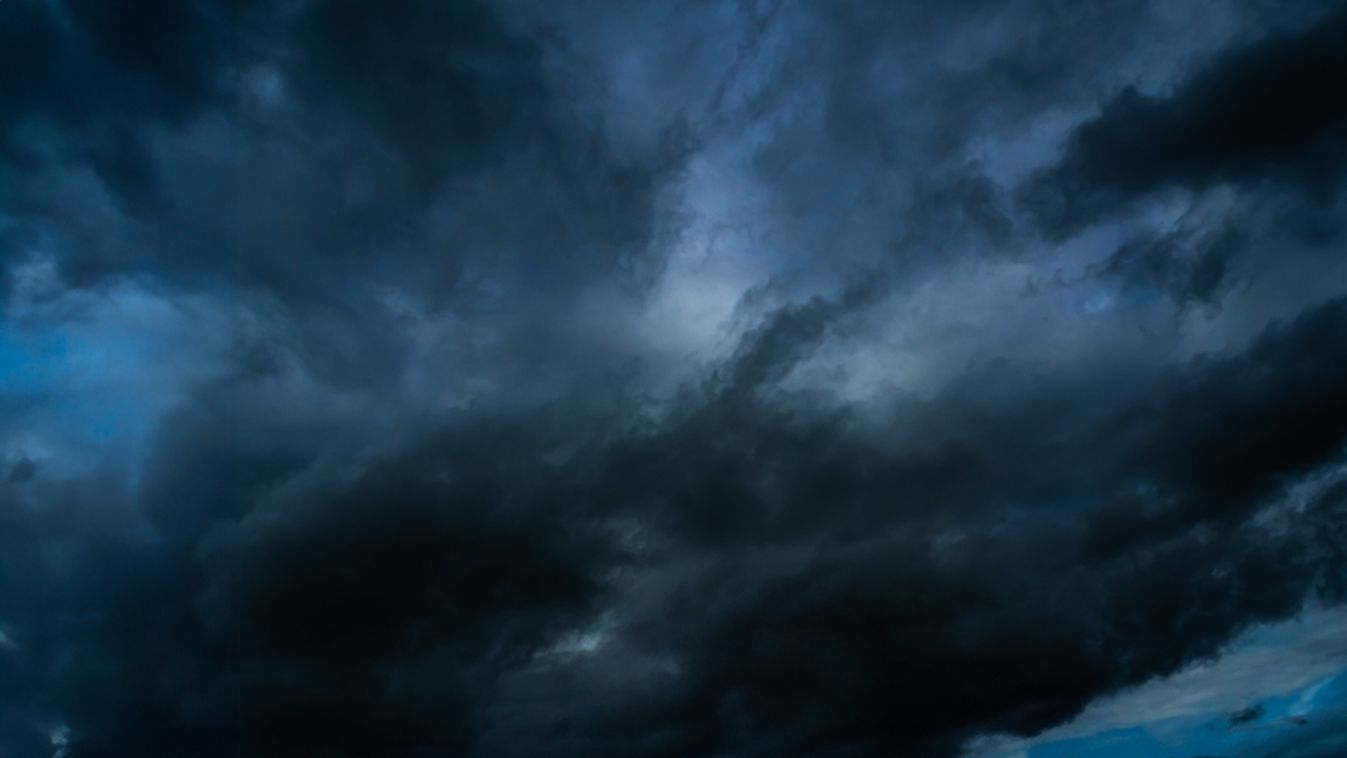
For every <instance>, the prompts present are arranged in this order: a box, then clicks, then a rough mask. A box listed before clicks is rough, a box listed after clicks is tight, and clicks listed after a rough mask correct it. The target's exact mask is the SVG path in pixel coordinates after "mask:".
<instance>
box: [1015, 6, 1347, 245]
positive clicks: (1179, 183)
mask: <svg viewBox="0 0 1347 758" xmlns="http://www.w3.org/2000/svg"><path fill="white" fill-rule="evenodd" d="M1345 40H1347V12H1343V11H1341V10H1339V11H1337V12H1335V13H1331V14H1330V15H1329V16H1328V17H1327V18H1325V19H1323V20H1321V21H1319V22H1318V23H1316V24H1314V25H1313V26H1311V27H1310V28H1309V29H1308V30H1305V31H1301V32H1298V33H1289V34H1288V33H1281V34H1274V35H1272V36H1270V38H1268V39H1265V40H1261V41H1259V42H1257V43H1254V44H1252V45H1250V46H1248V47H1244V48H1241V49H1238V50H1234V51H1231V52H1227V53H1225V54H1223V55H1220V56H1218V57H1217V58H1216V60H1214V61H1212V62H1211V63H1210V64H1208V65H1207V66H1206V67H1205V68H1204V69H1203V70H1202V71H1201V72H1199V73H1198V74H1196V75H1194V76H1193V77H1192V78H1190V79H1188V80H1186V81H1184V82H1183V83H1182V84H1180V85H1179V86H1178V87H1176V88H1175V89H1174V91H1172V92H1169V93H1165V94H1163V95H1159V96H1151V95H1145V94H1142V93H1140V92H1138V91H1137V90H1136V89H1134V88H1128V89H1126V90H1124V91H1123V92H1122V93H1120V94H1118V95H1117V96H1115V97H1114V98H1112V99H1110V100H1109V101H1108V102H1106V103H1105V104H1104V105H1103V106H1102V108H1101V110H1100V112H1099V114H1098V115H1097V116H1095V117H1094V118H1091V119H1090V120H1088V121H1086V122H1085V123H1084V124H1082V125H1081V126H1080V127H1078V128H1077V129H1076V130H1075V131H1074V132H1073V133H1072V135H1071V138H1070V140H1069V142H1068V144H1067V147H1066V150H1065V155H1064V156H1063V157H1062V160H1061V162H1060V163H1058V164H1057V165H1056V166H1054V167H1053V168H1051V169H1049V170H1047V171H1045V172H1043V173H1042V174H1040V175H1038V176H1037V177H1036V178H1035V179H1034V180H1033V182H1031V183H1030V184H1029V185H1028V187H1026V188H1025V190H1024V199H1025V200H1026V202H1027V203H1028V206H1029V208H1030V209H1031V211H1032V212H1033V214H1034V215H1035V217H1036V218H1037V219H1038V221H1039V223H1040V224H1041V225H1042V227H1043V229H1044V230H1045V231H1046V232H1047V233H1048V234H1049V235H1051V236H1063V235H1066V234H1070V233H1072V232H1074V231H1077V230H1079V229H1080V227H1081V226H1083V225H1084V224H1087V223H1089V222H1090V221H1092V220H1094V219H1098V218H1100V217H1102V216H1106V215H1111V214H1113V213H1115V212H1116V209H1117V208H1118V207H1119V206H1125V205H1126V204H1128V203H1131V202H1134V201H1135V200H1137V199H1139V198H1141V197H1144V196H1145V195H1147V194H1149V193H1152V192H1156V191H1160V190H1167V189H1172V188H1188V189H1196V190H1202V189H1205V188H1207V187H1210V186H1212V185H1216V184H1221V183H1234V184H1256V183H1262V182H1269V181H1273V182H1289V183H1292V184H1295V185H1298V186H1300V187H1303V188H1304V189H1305V190H1306V191H1307V192H1308V193H1310V194H1311V196H1313V197H1316V198H1322V197H1325V196H1329V195H1331V194H1333V193H1334V192H1336V189H1337V187H1338V184H1339V182H1340V180H1341V175H1342V170H1343V166H1344V160H1347V143H1345V142H1344V135H1347V105H1344V103H1347V92H1344V91H1343V89H1342V82H1343V81H1344V80H1347V77H1344V73H1347V54H1344V52H1343V51H1344V50H1345V49H1347V45H1345V44H1344V41H1345Z"/></svg>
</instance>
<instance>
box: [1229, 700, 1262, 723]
mask: <svg viewBox="0 0 1347 758" xmlns="http://www.w3.org/2000/svg"><path fill="white" fill-rule="evenodd" d="M1263 712H1264V709H1263V706H1262V705H1261V704H1257V703H1256V704H1254V705H1251V706H1249V707H1248V708H1241V709H1239V710H1238V711H1235V712H1234V713H1232V714H1230V726H1232V727H1233V726H1244V725H1245V724H1251V723H1253V722H1255V721H1257V720H1258V719H1260V718H1262V717H1263Z"/></svg>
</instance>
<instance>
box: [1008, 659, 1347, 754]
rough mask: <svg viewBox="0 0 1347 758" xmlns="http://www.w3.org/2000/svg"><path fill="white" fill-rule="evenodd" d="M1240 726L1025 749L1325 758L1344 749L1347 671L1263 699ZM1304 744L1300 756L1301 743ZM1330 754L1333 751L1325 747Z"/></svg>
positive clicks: (1176, 726)
mask: <svg viewBox="0 0 1347 758" xmlns="http://www.w3.org/2000/svg"><path fill="white" fill-rule="evenodd" d="M1249 706H1250V707H1261V712H1260V713H1259V715H1258V716H1257V717H1256V718H1253V719H1251V720H1249V721H1248V722H1247V723H1245V724H1239V725H1233V724H1231V723H1230V714H1229V713H1209V714H1202V715H1200V716H1196V717H1190V718H1181V719H1172V720H1168V721H1162V722H1155V723H1150V724H1144V723H1143V724H1138V725H1136V726H1131V727H1124V728H1122V729H1110V730H1107V731H1102V732H1098V733H1096V734H1092V735H1088V736H1085V737H1076V738H1071V739H1062V740H1054V741H1052V742H1045V743H1042V744H1039V745H1035V746H1033V747H1031V748H1030V749H1029V750H1028V756H1029V758H1071V756H1088V757H1090V758H1143V757H1144V758H1151V757H1153V756H1160V757H1162V758H1169V757H1171V756H1172V757H1173V758H1197V757H1198V756H1235V755H1239V756H1246V755H1247V756H1257V755H1269V756H1271V755H1295V756H1301V755H1304V756H1306V758H1328V756H1331V755H1337V753H1336V752H1324V748H1322V747H1321V746H1322V745H1324V744H1325V743H1326V740H1330V742H1328V744H1330V745H1331V746H1338V745H1341V744H1347V670H1344V671H1343V672H1340V673H1338V674H1337V675H1335V676H1333V677H1331V678H1329V679H1327V680H1320V681H1319V682H1316V683H1314V684H1313V685H1310V686H1308V687H1304V688H1302V689H1301V690H1298V691H1296V692H1293V693H1290V694H1288V695H1286V696H1283V697H1276V698H1267V699H1265V700H1262V701H1260V702H1258V703H1250V704H1249ZM1301 741H1303V742H1305V745H1304V748H1305V749H1304V751H1303V752H1302V751H1300V750H1299V748H1300V742H1301ZM1328 749H1329V750H1336V747H1330V748H1328Z"/></svg>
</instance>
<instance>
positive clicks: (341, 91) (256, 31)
mask: <svg viewBox="0 0 1347 758" xmlns="http://www.w3.org/2000/svg"><path fill="white" fill-rule="evenodd" d="M9 6H11V7H6V8H5V9H4V11H3V12H4V13H5V14H7V15H10V16H11V18H9V19H7V20H6V23H5V25H4V28H5V30H6V32H7V33H9V34H13V35H22V38H21V39H18V38H16V39H15V44H14V45H9V46H6V50H7V54H8V55H11V56H13V57H14V60H13V61H11V63H12V65H10V66H8V67H7V70H9V71H13V72H15V76H17V75H18V72H20V71H29V70H31V72H32V73H30V74H28V75H26V76H25V77H24V79H23V82H22V86H16V87H14V88H13V89H12V90H9V91H10V92H11V94H10V95H9V101H8V103H7V111H8V113H9V118H8V120H7V123H8V124H10V125H11V126H10V131H9V133H8V134H9V136H8V141H7V144H9V145H10V149H9V150H8V152H7V154H6V157H7V158H8V159H9V160H8V161H7V162H6V165H5V166H4V170H5V172H6V175H7V176H8V177H9V180H8V181H7V182H6V184H7V185H8V186H7V188H6V190H5V192H4V193H3V198H4V200H5V203H6V205H7V206H8V207H9V209H10V212H11V215H13V216H15V217H16V218H15V221H16V222H17V223H13V224H12V226H11V228H9V229H7V230H6V234H5V247H6V250H5V254H6V258H8V259H11V260H13V259H14V258H18V257H21V256H22V254H23V253H24V252H26V251H28V250H31V249H35V248H36V249H40V250H42V251H43V252H45V253H48V254H52V255H55V256H56V257H57V258H58V259H59V260H60V261H61V263H62V267H63V270H64V272H65V274H66V275H67V277H68V278H70V279H73V280H76V281H85V280H91V279H97V278H100V277H104V276H107V275H111V274H117V273H122V272H128V271H130V272H137V271H144V270H151V271H155V272H158V273H161V274H170V275H174V276H188V275H196V274H201V273H205V274H209V275H214V276H221V275H223V276H226V277H230V278H237V279H242V280H244V281H245V282H246V283H248V284H251V285H261V286H265V287H270V288H273V289H277V290H282V291H284V292H285V293H286V294H287V295H288V296H291V297H297V296H301V295H307V294H309V293H308V292H307V291H308V290H311V289H321V288H322V287H321V286H319V287H313V286H312V285H313V284H314V281H313V277H314V275H315V274H316V271H315V269H316V268H321V269H323V270H327V271H330V272H333V273H331V274H329V275H330V276H333V277H340V276H355V275H365V276H371V275H372V276H374V277H375V278H376V279H387V278H389V277H395V278H402V277H405V276H407V273H408V272H409V271H417V272H420V276H421V278H422V280H423V281H425V282H426V283H427V284H428V285H429V286H430V287H432V288H436V287H438V288H440V289H444V288H449V287H453V286H456V285H457V284H458V283H459V282H460V281H461V278H462V277H464V276H468V277H472V276H480V275H481V274H480V272H478V271H477V270H476V269H480V268H483V267H491V270H490V271H489V272H488V273H489V274H490V275H501V273H500V272H498V271H497V270H495V269H498V268H504V275H508V276H513V277H519V276H528V277H534V276H537V277H545V278H551V279H556V280H558V282H559V283H564V281H565V280H566V279H567V278H571V277H574V276H575V274H574V271H575V269H576V268H577V267H579V268H581V269H583V270H585V271H589V270H591V268H590V267H591V266H592V267H594V269H602V268H604V267H608V268H610V269H612V270H613V271H614V272H616V273H618V274H624V275H628V276H632V277H635V278H636V280H637V281H638V282H639V281H642V277H648V276H649V273H650V271H651V270H654V269H657V263H650V262H647V258H648V255H647V253H648V252H649V251H648V248H649V247H650V246H651V244H652V241H653V238H654V237H655V235H656V231H655V226H656V218H657V215H658V213H659V208H658V202H657V199H658V198H657V196H658V193H659V191H660V187H661V183H662V182H663V181H665V180H666V179H667V178H668V177H669V176H670V175H672V174H673V173H674V172H675V171H676V170H677V166H678V163H679V161H680V159H681V154H682V153H683V152H684V151H685V150H686V149H687V146H686V145H685V144H684V140H683V139H682V138H680V137H679V134H680V133H681V132H680V127H679V126H678V125H677V124H672V125H670V127H669V129H668V136H667V139H665V140H664V141H663V142H662V143H661V144H659V145H655V146H653V147H652V148H650V150H649V151H647V152H645V153H640V154H627V155H616V154H614V153H613V151H612V150H611V149H610V146H609V145H608V144H607V142H606V138H605V136H604V134H603V131H602V129H601V124H600V123H599V121H598V120H597V118H596V116H595V113H596V111H595V109H594V108H592V107H589V106H587V102H588V101H590V100H592V99H593V97H595V95H596V93H597V92H599V91H601V89H602V87H603V83H602V81H600V80H598V79H597V78H596V77H595V76H593V75H592V74H591V73H590V72H588V71H587V69H586V68H585V65H584V63H583V62H582V61H577V60H576V59H575V57H574V56H573V55H572V54H571V53H570V52H569V51H567V50H566V49H564V47H562V46H558V45H556V44H552V43H548V42H547V41H546V40H545V39H540V38H539V36H538V35H532V36H525V35H524V34H523V33H520V32H516V31H514V30H511V29H509V28H507V27H506V26H505V23H504V22H503V20H502V19H500V18H499V17H498V16H497V14H496V12H495V11H494V10H493V9H491V8H490V7H488V6H485V5H481V4H478V3H471V2H456V3H419V2H414V3H399V4H397V5H395V6H392V7H390V8H374V7H373V6H369V5H368V4H364V3H346V2H337V3H316V4H298V5H295V6H294V7H287V6H284V5H275V4H254V3H249V4H245V5H242V6H237V7H236V6H233V5H230V4H224V5H221V6H216V5H214V4H210V3H195V4H181V3H169V4H166V7H165V8H163V9H158V10H156V9H155V8H151V7H148V6H147V7H144V8H142V7H140V6H138V7H137V8H136V9H135V10H134V11H132V12H129V13H128V12H125V11H124V10H122V9H120V8H119V7H118V6H117V4H115V3H106V2H97V1H92V2H87V3H75V4H73V5H72V7H71V8H70V9H69V12H64V11H65V8H64V6H61V5H58V4H43V3H37V2H23V3H12V4H9ZM104 17H106V18H104ZM30 47H32V48H33V49H32V50H31V51H30V50H29V48H30ZM26 52H31V53H32V55H31V59H32V60H31V61H27V60H26V59H27V58H28V57H29V56H28V55H26ZM29 67H31V69H30V68H29ZM192 116H195V117H196V119H197V120H196V121H195V122H192V124H193V126H192V128H185V127H187V126H188V125H189V124H188V123H187V119H188V118H189V117H192ZM82 168H87V169H90V170H92V172H93V174H94V176H95V177H96V179H97V181H95V182H92V183H91V182H88V181H84V180H82V179H81V175H80V174H79V173H78V169H82ZM72 170H74V171H73V173H72ZM108 196H110V197H111V198H112V200H113V201H114V205H113V206H112V207H108V206H107V197H108ZM524 207H527V208H529V209H530V213H528V214H527V215H521V214H520V213H519V209H520V208H524ZM280 208H284V209H285V211H284V215H283V217H282V216H278V213H279V209H280ZM428 216H429V218H428ZM72 221H73V223H72ZM183 251H190V253H186V252H183ZM504 252H508V253H509V255H507V256H502V253H504ZM475 255H476V256H479V255H485V256H486V257H474V256H475ZM507 266H508V267H507ZM520 267H525V268H527V271H521V270H520Z"/></svg>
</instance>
